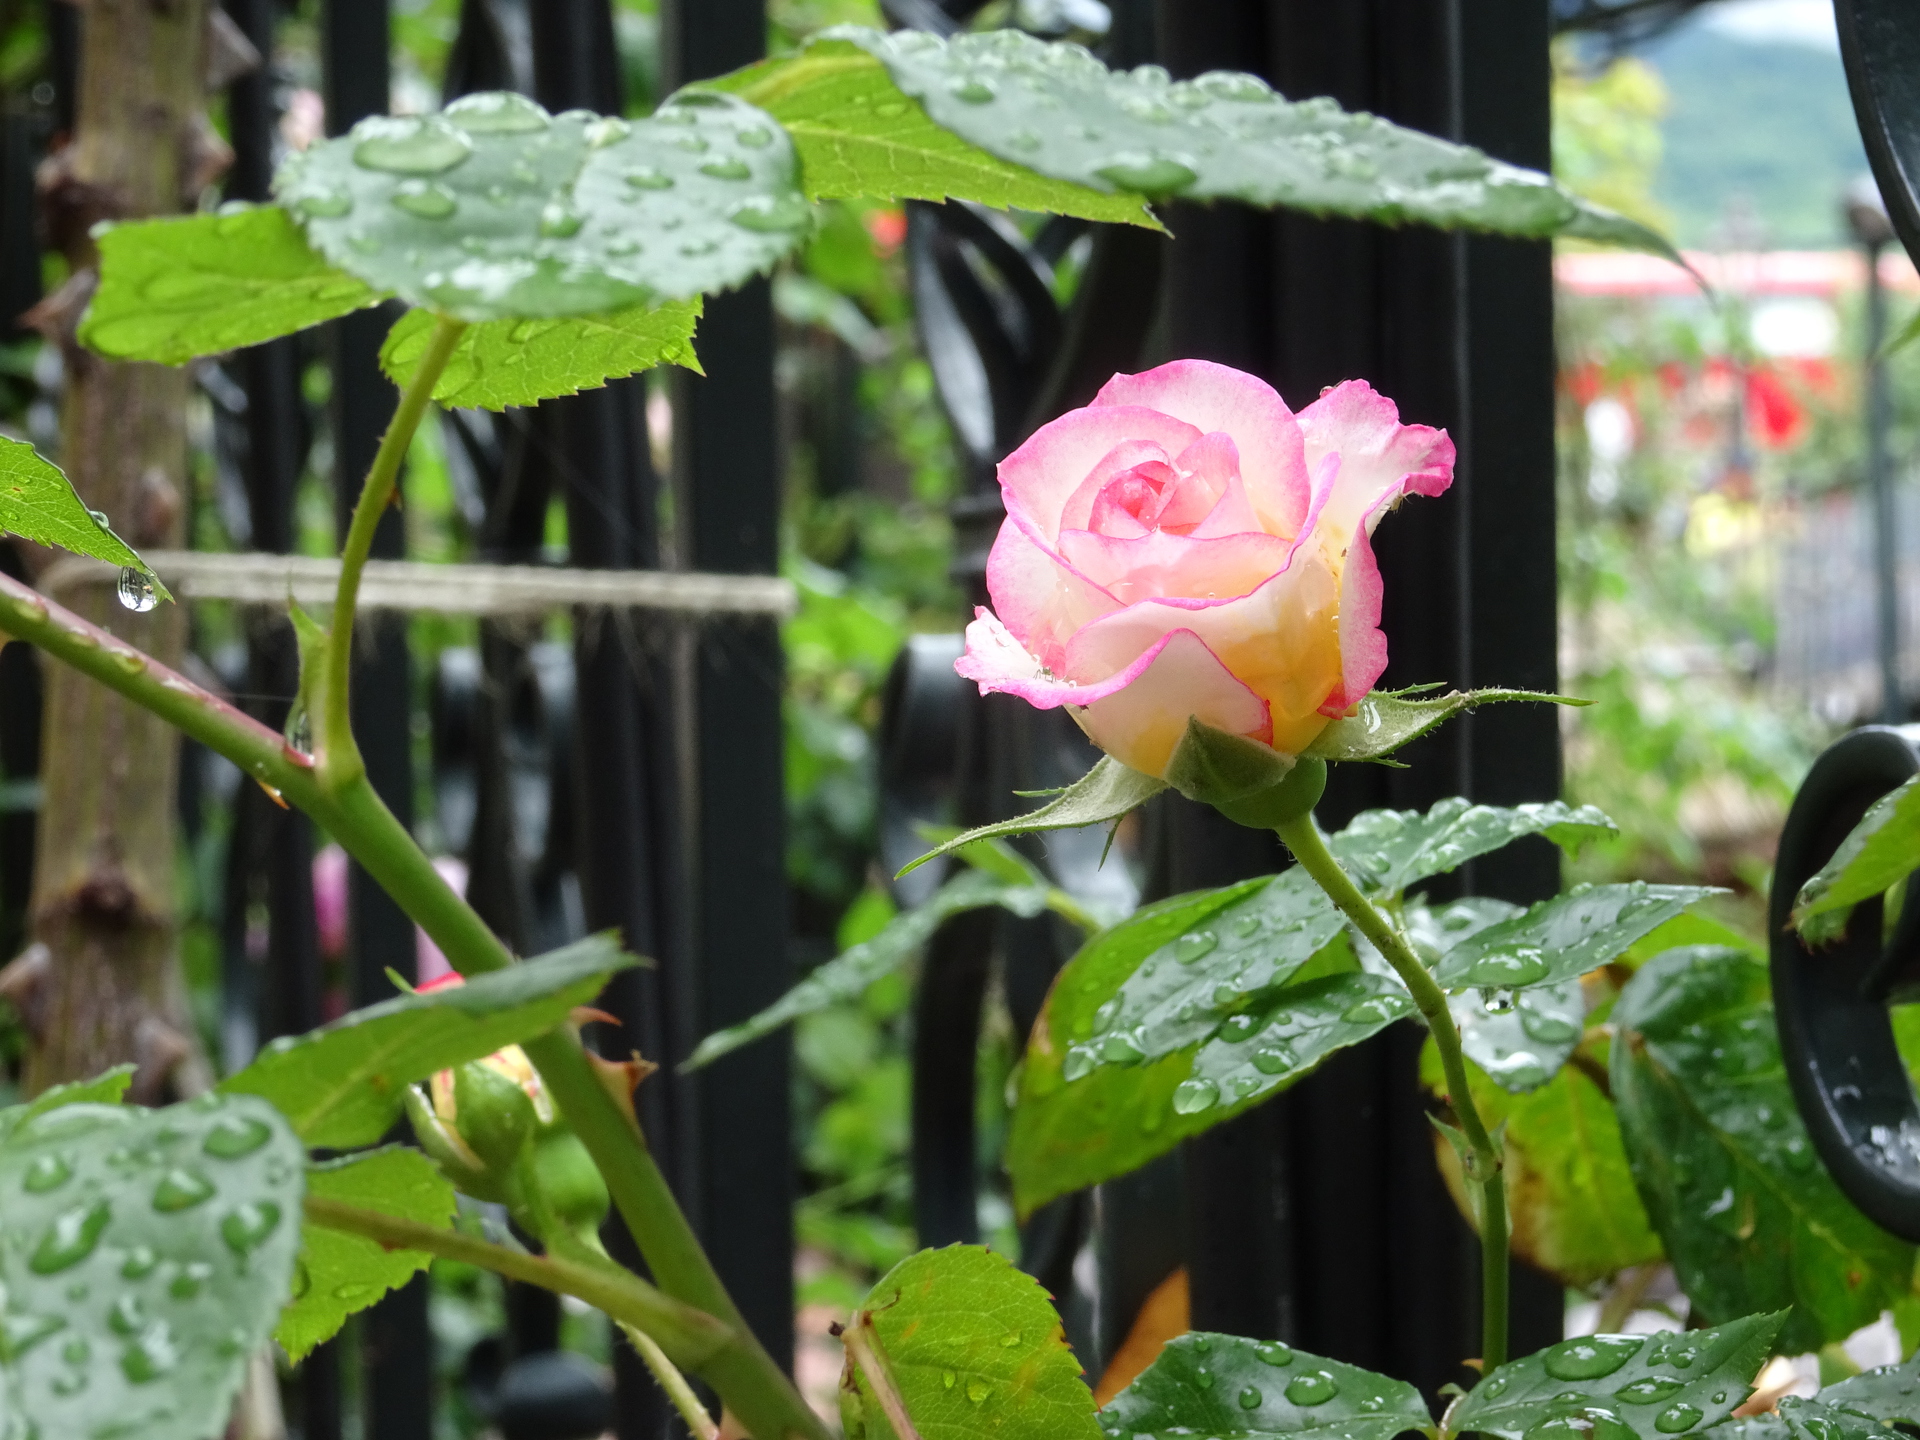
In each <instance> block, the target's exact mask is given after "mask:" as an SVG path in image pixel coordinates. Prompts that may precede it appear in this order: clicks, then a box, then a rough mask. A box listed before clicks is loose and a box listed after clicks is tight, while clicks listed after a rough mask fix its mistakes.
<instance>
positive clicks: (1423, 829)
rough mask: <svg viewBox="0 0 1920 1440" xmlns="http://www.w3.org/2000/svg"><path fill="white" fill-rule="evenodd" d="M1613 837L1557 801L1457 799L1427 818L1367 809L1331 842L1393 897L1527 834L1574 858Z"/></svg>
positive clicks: (1597, 819) (1601, 824)
mask: <svg viewBox="0 0 1920 1440" xmlns="http://www.w3.org/2000/svg"><path fill="white" fill-rule="evenodd" d="M1613 833H1614V824H1613V822H1612V821H1611V820H1609V819H1608V818H1607V817H1606V816H1605V815H1603V814H1602V813H1601V812H1600V811H1598V810H1596V809H1594V808H1593V806H1591V805H1582V806H1579V807H1578V808H1575V807H1572V806H1569V805H1564V804H1562V803H1561V802H1560V801H1558V800H1554V801H1549V802H1547V803H1545V804H1533V805H1516V806H1513V807H1512V808H1511V809H1496V808H1494V807H1493V806H1490V805H1475V804H1473V803H1472V802H1471V801H1468V800H1465V799H1462V798H1461V797H1460V796H1458V795H1455V796H1452V797H1450V798H1448V799H1445V800H1440V801H1436V802H1435V803H1434V805H1433V807H1432V808H1431V809H1430V810H1428V811H1427V812H1426V814H1424V815H1423V814H1421V813H1420V812H1419V811H1417V810H1369V811H1367V812H1366V813H1365V814H1362V815H1357V816H1355V817H1354V820H1353V823H1352V824H1350V825H1348V826H1347V828H1346V829H1344V830H1342V831H1341V832H1340V833H1339V834H1338V835H1337V836H1334V837H1333V838H1332V839H1331V840H1330V841H1329V842H1328V844H1329V847H1330V848H1331V849H1332V851H1333V853H1334V857H1335V858H1336V859H1338V860H1339V861H1340V863H1341V864H1342V865H1344V866H1346V867H1347V868H1348V869H1349V870H1351V871H1352V872H1353V875H1354V878H1355V879H1356V880H1357V881H1358V882H1359V884H1361V885H1362V886H1364V887H1365V888H1366V889H1369V890H1373V891H1377V892H1379V893H1380V894H1385V895H1393V894H1398V893H1399V892H1400V891H1402V890H1404V889H1406V888H1407V886H1409V885H1411V884H1413V883H1414V882H1415V881H1417V880H1424V879H1426V878H1427V877H1428V876H1431V875H1442V874H1445V873H1446V872H1447V871H1449V870H1453V869H1456V868H1458V867H1459V866H1461V865H1464V864H1465V863H1466V862H1467V861H1469V860H1472V859H1474V858H1475V857H1476V856H1480V855H1486V854H1490V853H1491V852H1493V851H1495V850H1498V849H1500V848H1501V847H1502V846H1504V845H1510V844H1512V843H1513V842H1514V841H1515V840H1518V839H1520V838H1521V837H1522V836H1524V835H1544V836H1546V837H1547V839H1549V840H1551V841H1552V842H1553V843H1554V844H1556V845H1558V846H1560V847H1561V848H1562V849H1563V850H1566V851H1568V852H1569V853H1571V852H1572V851H1573V850H1574V849H1575V847H1577V846H1579V845H1581V844H1583V843H1584V842H1586V841H1589V840H1597V839H1603V838H1605V837H1606V836H1609V835H1612V834H1613Z"/></svg>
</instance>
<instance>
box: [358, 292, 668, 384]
mask: <svg viewBox="0 0 1920 1440" xmlns="http://www.w3.org/2000/svg"><path fill="white" fill-rule="evenodd" d="M700 308H701V306H700V301H699V300H698V299H693V300H670V301H668V302H667V303H666V304H664V305H634V306H630V307H629V308H627V309H625V310H616V311H614V312H613V313H612V314H607V315H574V316H569V317H567V318H565V319H545V320H488V321H485V322H483V323H482V324H479V325H474V326H472V327H470V328H469V329H468V330H467V331H466V332H465V333H464V334H462V335H461V337H460V342H459V344H458V345H457V346H455V347H454V351H453V355H452V357H451V358H450V359H449V360H448V361H447V368H446V369H445V370H444V371H442V372H441V375H440V379H439V380H438V382H436V383H435V385H434V387H433V398H434V399H435V400H437V401H438V402H439V403H440V404H442V405H448V406H455V407H458V406H478V407H479V408H481V409H483V410H504V409H506V408H507V407H508V406H510V405H533V404H536V403H538V402H539V401H541V400H546V399H550V398H551V397H553V396H555V395H573V394H577V393H578V392H579V391H582V390H593V389H597V388H598V387H599V386H602V385H604V384H606V383H607V381H608V380H610V379H615V378H617V377H619V376H621V375H631V374H633V373H634V372H635V371H636V370H647V369H651V368H652V367H653V366H655V365H678V366H680V367H682V368H683V369H687V370H691V371H693V372H694V373H695V374H696V375H699V374H704V373H705V372H704V371H702V370H701V369H700V362H699V360H698V359H696V358H695V356H694V353H693V328H694V326H695V325H696V324H697V323H698V322H699V319H700ZM433 326H434V319H433V316H432V315H431V314H429V313H428V312H426V311H424V310H410V311H408V312H407V313H406V314H405V315H403V316H401V317H400V320H399V322H398V323H397V324H395V325H394V327H393V329H392V331H391V332H390V333H389V334H388V335H387V342H386V344H384V345H382V346H381V347H380V368H381V369H382V370H384V371H386V372H387V376H388V378H389V379H391V380H392V381H393V383H394V384H396V385H399V386H401V387H403V388H404V387H405V386H406V384H407V382H408V381H410V380H411V379H412V378H413V373H414V371H415V369H416V368H418V366H419V364H420V357H421V356H422V355H423V354H425V353H426V348H427V341H428V339H429V338H430V337H431V336H432V334H433Z"/></svg>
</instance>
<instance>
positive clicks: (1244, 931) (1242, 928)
mask: <svg viewBox="0 0 1920 1440" xmlns="http://www.w3.org/2000/svg"><path fill="white" fill-rule="evenodd" d="M1260 923H1261V922H1260V917H1259V916H1258V915H1242V916H1241V917H1240V918H1239V919H1238V920H1235V921H1234V922H1233V937H1234V939H1236V940H1251V939H1252V938H1253V937H1254V936H1256V935H1258V934H1259V933H1260Z"/></svg>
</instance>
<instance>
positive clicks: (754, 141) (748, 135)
mask: <svg viewBox="0 0 1920 1440" xmlns="http://www.w3.org/2000/svg"><path fill="white" fill-rule="evenodd" d="M733 138H734V139H736V140H738V141H739V142H740V143H741V144H742V145H744V146H746V147H747V148H748V149H749V150H764V149H766V148H767V146H769V145H771V144H772V143H773V136H772V135H771V134H769V133H768V132H767V131H766V130H765V129H764V128H762V127H761V126H759V125H749V126H748V127H747V128H746V129H744V130H742V131H740V132H738V133H737V134H735V136H734V137H733Z"/></svg>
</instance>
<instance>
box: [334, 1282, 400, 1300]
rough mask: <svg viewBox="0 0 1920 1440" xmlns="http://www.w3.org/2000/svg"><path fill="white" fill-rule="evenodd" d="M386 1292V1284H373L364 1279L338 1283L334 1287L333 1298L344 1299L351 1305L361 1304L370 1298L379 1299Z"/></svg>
mask: <svg viewBox="0 0 1920 1440" xmlns="http://www.w3.org/2000/svg"><path fill="white" fill-rule="evenodd" d="M386 1293H387V1287H386V1286H384V1285H371V1284H367V1283H366V1282H364V1281H356V1282H353V1283H350V1284H346V1285H336V1286H334V1287H333V1298H334V1299H336V1300H343V1301H345V1302H346V1303H347V1304H349V1305H359V1304H362V1303H364V1302H366V1301H369V1300H378V1299H379V1298H380V1297H381V1296H382V1295H384V1294H386Z"/></svg>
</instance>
